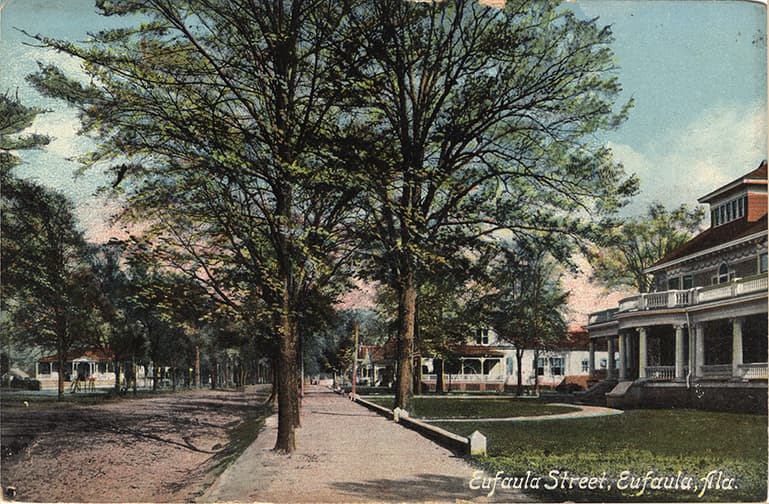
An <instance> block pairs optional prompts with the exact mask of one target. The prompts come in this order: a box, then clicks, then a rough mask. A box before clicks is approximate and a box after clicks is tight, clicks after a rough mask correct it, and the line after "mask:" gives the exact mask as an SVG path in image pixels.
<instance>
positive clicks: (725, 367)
mask: <svg viewBox="0 0 769 504" xmlns="http://www.w3.org/2000/svg"><path fill="white" fill-rule="evenodd" d="M731 376H732V365H731V364H706V365H704V366H702V377H703V378H729V377H731Z"/></svg>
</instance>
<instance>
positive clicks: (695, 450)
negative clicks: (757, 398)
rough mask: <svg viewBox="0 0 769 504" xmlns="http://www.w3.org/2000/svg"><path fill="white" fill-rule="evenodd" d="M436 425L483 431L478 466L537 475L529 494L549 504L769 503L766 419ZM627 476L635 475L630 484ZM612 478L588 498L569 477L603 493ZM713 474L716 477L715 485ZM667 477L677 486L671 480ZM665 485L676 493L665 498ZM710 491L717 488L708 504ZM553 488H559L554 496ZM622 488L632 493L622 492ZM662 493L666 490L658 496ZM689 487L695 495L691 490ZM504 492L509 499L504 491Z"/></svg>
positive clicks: (687, 413)
mask: <svg viewBox="0 0 769 504" xmlns="http://www.w3.org/2000/svg"><path fill="white" fill-rule="evenodd" d="M436 425H439V426H440V427H443V428H444V429H447V430H449V431H452V432H456V433H457V434H461V435H469V434H470V433H472V432H473V431H475V430H479V431H480V432H482V433H484V434H485V435H486V436H487V439H488V448H489V455H488V457H484V458H480V459H477V460H478V462H480V464H481V465H482V466H483V467H484V468H485V469H486V470H487V472H489V473H490V474H496V473H497V471H503V472H504V475H503V476H525V475H526V472H527V471H530V476H540V477H541V479H540V481H539V484H540V489H539V490H537V489H532V486H533V484H534V482H533V480H532V479H531V478H530V481H529V492H530V493H531V494H533V495H536V496H537V497H538V498H542V499H545V500H558V501H560V500H573V501H617V500H623V501H636V500H638V501H705V502H710V501H735V502H736V501H746V500H747V501H764V500H765V499H766V491H767V483H766V481H767V477H766V474H767V417H766V416H760V415H741V414H732V413H712V412H704V411H694V410H631V411H626V412H625V413H624V414H622V415H616V416H608V417H595V418H583V419H576V420H551V421H543V422H526V423H499V422H497V423H491V422H489V423H483V422H462V423H443V424H441V423H437V424H436ZM551 471H557V472H556V473H553V475H554V476H555V480H554V479H552V478H551V477H550V474H551ZM624 471H627V473H625V475H624V477H623V474H622V473H623V472H624ZM566 472H568V475H566ZM679 472H680V476H679ZM604 473H606V478H605V481H604V483H603V485H602V487H603V488H601V487H595V488H594V489H593V490H590V489H582V490H580V489H579V480H576V479H575V480H571V479H568V478H567V479H566V480H564V476H568V477H572V476H580V477H596V478H597V480H596V481H595V482H594V486H596V484H598V483H599V481H598V480H599V479H600V478H601V477H602V476H603V475H604ZM708 474H711V475H712V476H711V479H710V480H708V478H707V477H708ZM647 476H648V477H647ZM665 476H669V477H670V478H669V479H663V478H662V477H665ZM719 476H720V482H719ZM631 478H639V479H638V480H636V481H637V482H638V487H637V488H632V485H631V483H633V481H631ZM655 478H656V479H655ZM644 480H646V488H645V489H644V488H643V484H644ZM510 481H511V480H508V486H509V485H510ZM585 481H586V482H585V484H588V482H587V480H585ZM665 483H667V484H668V485H669V486H671V487H672V488H670V489H668V490H665V489H664V486H665ZM717 483H718V486H719V487H720V488H717V487H716V486H717V485H716V484H717ZM498 484H499V482H498ZM708 484H710V488H705V491H704V493H703V494H702V495H701V496H700V493H701V492H702V491H703V487H708ZM545 485H547V486H548V487H553V486H555V488H549V489H546V488H544V487H545ZM569 485H571V488H569ZM618 485H619V486H625V487H626V488H625V489H623V490H621V489H618V488H617V487H618ZM655 485H656V486H657V487H662V488H653V487H654V486H655ZM687 485H688V486H689V489H685V487H686V486H687ZM609 486H611V488H609ZM674 486H677V489H676V488H674ZM695 487H696V490H695ZM728 487H733V488H728ZM497 491H498V492H504V490H503V489H500V488H499V487H498V490H497ZM508 491H509V490H508Z"/></svg>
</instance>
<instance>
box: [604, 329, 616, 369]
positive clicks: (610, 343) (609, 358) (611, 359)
mask: <svg viewBox="0 0 769 504" xmlns="http://www.w3.org/2000/svg"><path fill="white" fill-rule="evenodd" d="M606 343H607V346H608V347H609V352H608V353H609V355H608V356H607V359H606V378H609V379H612V378H616V377H617V375H616V373H615V365H614V352H616V349H615V346H614V336H607V337H606Z"/></svg>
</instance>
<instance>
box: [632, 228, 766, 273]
mask: <svg viewBox="0 0 769 504" xmlns="http://www.w3.org/2000/svg"><path fill="white" fill-rule="evenodd" d="M766 230H767V218H766V215H764V216H763V217H761V218H760V219H759V220H757V221H755V222H748V220H747V219H745V218H742V219H738V220H736V221H732V222H729V223H727V224H723V225H721V226H718V227H711V228H708V229H706V230H705V231H703V232H702V233H700V234H698V235H697V236H695V237H694V238H692V239H691V240H689V241H688V242H686V243H684V244H683V245H681V246H680V247H678V248H676V249H675V250H673V251H671V252H670V253H669V254H668V255H666V256H665V257H663V258H662V259H660V260H659V261H657V262H656V263H654V264H653V265H651V266H650V267H649V268H647V269H646V271H647V272H652V271H656V270H659V269H661V267H662V266H663V265H665V264H667V263H670V262H673V261H675V260H678V259H681V258H683V257H686V256H690V255H693V254H696V253H698V252H705V251H707V250H708V249H714V248H717V247H719V246H721V245H725V244H727V243H729V242H732V241H736V240H739V239H741V238H747V237H748V236H752V235H755V234H758V233H761V232H762V231H763V232H766Z"/></svg>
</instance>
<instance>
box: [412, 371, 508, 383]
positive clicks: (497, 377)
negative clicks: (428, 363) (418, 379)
mask: <svg viewBox="0 0 769 504" xmlns="http://www.w3.org/2000/svg"><path fill="white" fill-rule="evenodd" d="M437 379H438V375H436V374H434V373H424V374H422V380H423V381H428V382H432V381H436V380H437ZM443 379H444V381H446V382H447V383H448V382H449V381H452V382H484V383H486V382H501V381H504V379H505V377H504V376H503V375H501V374H494V375H483V374H448V373H446V374H445V375H443Z"/></svg>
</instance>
